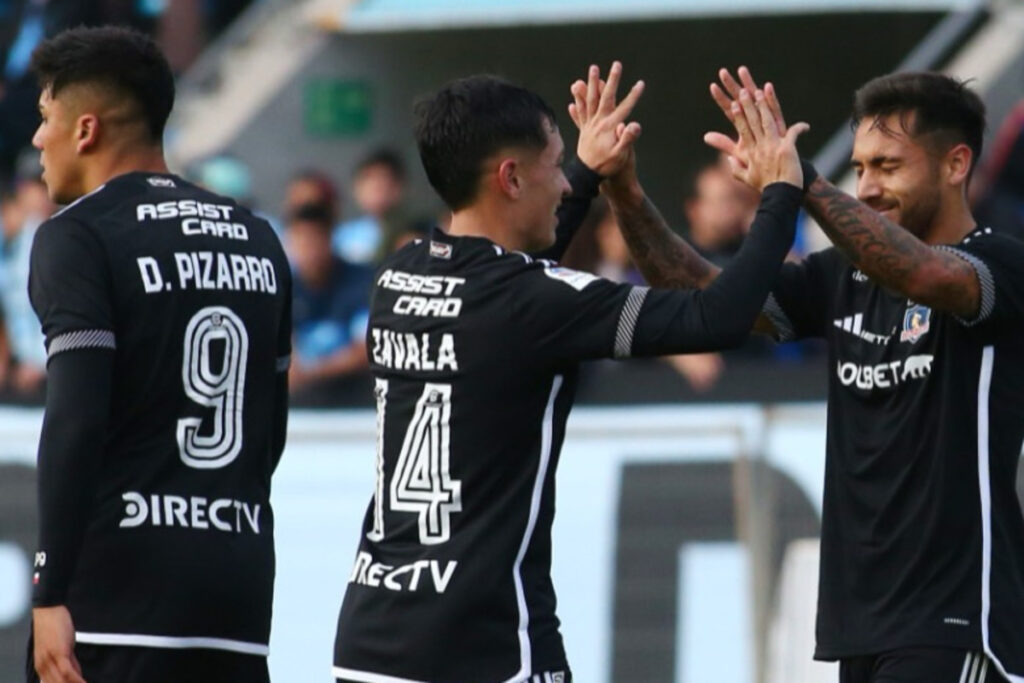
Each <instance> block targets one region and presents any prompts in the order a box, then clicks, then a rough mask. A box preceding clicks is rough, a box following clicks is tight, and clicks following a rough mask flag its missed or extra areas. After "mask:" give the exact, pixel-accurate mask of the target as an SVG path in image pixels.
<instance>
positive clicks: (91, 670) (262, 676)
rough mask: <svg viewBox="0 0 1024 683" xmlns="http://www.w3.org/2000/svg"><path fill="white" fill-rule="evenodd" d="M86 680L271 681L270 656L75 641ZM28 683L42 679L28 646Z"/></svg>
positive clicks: (169, 682) (154, 682)
mask: <svg viewBox="0 0 1024 683" xmlns="http://www.w3.org/2000/svg"><path fill="white" fill-rule="evenodd" d="M75 657H76V658H77V659H78V663H79V664H80V665H81V666H82V677H83V678H85V680H86V681H87V683H185V682H187V683H270V672H269V671H268V669H267V658H266V657H261V656H259V655H246V654H240V653H237V652H227V651H224V650H201V649H183V650H175V649H167V648H158V647H131V646H121V645H88V644H85V643H78V644H77V645H75ZM27 669H28V671H27V680H28V683H39V676H38V675H36V672H35V666H34V663H33V657H32V641H31V639H30V640H29V649H28V667H27Z"/></svg>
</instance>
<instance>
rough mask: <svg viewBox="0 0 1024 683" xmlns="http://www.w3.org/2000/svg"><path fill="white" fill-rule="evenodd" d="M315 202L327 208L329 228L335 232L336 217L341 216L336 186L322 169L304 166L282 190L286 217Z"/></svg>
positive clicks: (337, 225) (336, 227) (337, 224)
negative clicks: (330, 226)
mask: <svg viewBox="0 0 1024 683" xmlns="http://www.w3.org/2000/svg"><path fill="white" fill-rule="evenodd" d="M310 204H316V205H318V206H321V207H324V208H325V209H326V210H327V215H328V216H329V217H330V219H331V225H332V226H334V227H332V228H331V230H332V231H333V232H336V231H337V229H338V228H339V227H340V224H339V223H338V219H339V218H340V217H341V200H340V198H339V196H338V188H337V186H336V185H335V184H334V181H333V180H331V177H330V176H329V175H327V174H326V173H324V172H323V171H321V170H319V169H315V168H304V169H301V170H299V171H296V172H295V173H294V174H293V175H292V177H291V179H290V180H289V181H288V185H286V186H285V190H284V211H283V213H282V215H283V216H285V217H286V218H287V217H288V216H291V215H292V214H293V213H295V212H296V211H298V210H299V209H301V208H303V207H306V206H309V205H310Z"/></svg>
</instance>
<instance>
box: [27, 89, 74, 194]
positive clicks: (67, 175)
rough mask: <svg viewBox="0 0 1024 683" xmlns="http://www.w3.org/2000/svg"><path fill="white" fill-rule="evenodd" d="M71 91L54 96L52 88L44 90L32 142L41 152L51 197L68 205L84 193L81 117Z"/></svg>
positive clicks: (45, 179) (44, 180)
mask: <svg viewBox="0 0 1024 683" xmlns="http://www.w3.org/2000/svg"><path fill="white" fill-rule="evenodd" d="M69 90H71V89H70V88H69V89H65V90H63V91H61V93H60V95H59V96H58V97H52V96H51V94H50V89H49V88H46V89H44V90H43V93H42V94H41V95H40V96H39V114H40V117H41V121H40V123H39V128H38V129H36V133H35V135H34V136H33V137H32V145H33V146H34V147H35V148H36V149H38V150H39V151H40V163H41V164H42V167H43V182H45V183H46V189H47V191H48V192H49V194H50V198H51V199H53V201H55V202H57V203H58V204H68V203H70V202H72V201H74V200H76V199H78V198H79V197H81V196H82V195H83V194H84V193H85V192H84V190H83V187H82V168H81V162H82V160H81V156H80V155H79V135H80V131H79V125H78V124H79V120H78V119H79V117H78V112H77V111H76V107H75V106H74V98H73V97H71V96H70V95H69V94H68V91H69Z"/></svg>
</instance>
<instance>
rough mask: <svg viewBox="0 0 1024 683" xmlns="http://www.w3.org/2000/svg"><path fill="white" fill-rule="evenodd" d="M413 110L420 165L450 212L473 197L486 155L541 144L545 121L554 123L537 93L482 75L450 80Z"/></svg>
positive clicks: (462, 205) (545, 139) (551, 114)
mask: <svg viewBox="0 0 1024 683" xmlns="http://www.w3.org/2000/svg"><path fill="white" fill-rule="evenodd" d="M414 111H415V116H416V144H417V146H418V147H419V152H420V160H421V161H422V162H423V169H424V170H425V171H426V172H427V179H428V180H429V181H430V184H431V185H432V186H433V188H434V189H435V190H437V193H438V194H439V195H441V199H443V200H444V201H445V203H446V204H447V205H448V207H449V208H450V209H452V210H453V211H456V210H458V209H462V208H464V207H466V206H467V205H468V204H470V203H471V202H472V201H473V199H474V198H475V197H476V193H477V189H478V186H479V184H480V174H481V172H482V170H483V168H482V167H483V163H484V161H485V160H486V159H487V158H488V157H489V156H491V155H492V154H494V153H495V152H497V151H498V150H499V149H501V148H502V147H507V146H521V147H530V148H536V149H543V148H544V147H545V146H546V145H547V133H546V131H545V129H544V122H545V121H547V122H548V123H550V124H551V125H555V113H554V112H553V111H552V110H551V107H549V106H548V105H547V103H546V102H544V100H543V99H542V98H541V97H540V95H538V94H536V93H534V92H531V91H529V90H527V89H526V88H521V87H519V86H516V85H512V84H511V83H508V82H506V81H504V80H502V79H500V78H497V77H495V76H487V75H481V76H470V77H468V78H460V79H458V80H455V81H452V82H451V83H448V84H447V85H445V86H444V87H443V88H441V90H439V91H438V92H437V93H436V94H434V95H433V96H431V97H428V98H426V99H424V100H421V101H420V102H418V103H417V104H416V107H415V110H414Z"/></svg>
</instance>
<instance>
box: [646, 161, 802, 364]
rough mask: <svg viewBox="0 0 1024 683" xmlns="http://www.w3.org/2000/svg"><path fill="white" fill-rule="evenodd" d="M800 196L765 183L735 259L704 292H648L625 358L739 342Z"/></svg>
mask: <svg viewBox="0 0 1024 683" xmlns="http://www.w3.org/2000/svg"><path fill="white" fill-rule="evenodd" d="M797 180H798V179H797ZM802 198H803V190H802V189H801V187H800V186H799V182H797V184H792V183H789V182H785V181H783V182H774V183H771V184H769V185H768V186H766V187H765V188H764V191H763V193H762V196H761V205H760V207H759V208H758V211H757V216H756V218H755V219H754V223H753V225H751V228H750V234H749V235H748V236H747V238H746V239H745V240H744V241H743V246H742V247H741V248H740V250H739V252H738V253H737V254H736V258H735V259H734V260H733V262H732V263H731V264H730V265H729V267H728V268H725V269H724V270H722V271H721V273H720V274H719V275H718V276H717V277H715V278H714V279H713V281H712V282H711V283H710V284H709V285H707V287H706V288H704V289H703V290H701V289H685V290H683V291H678V290H664V289H656V290H651V291H650V292H648V293H647V296H646V297H645V300H644V302H643V308H642V309H641V311H640V315H639V316H638V319H637V322H636V330H635V333H634V338H633V342H632V348H631V350H630V353H631V355H633V356H658V355H664V354H668V353H688V352H698V351H713V350H718V349H725V348H732V347H735V346H737V345H739V344H741V343H742V342H743V340H744V339H745V338H746V336H747V335H748V334H749V333H750V330H751V328H752V327H753V326H754V323H755V321H756V320H757V319H758V317H759V316H760V315H761V311H762V308H763V307H764V303H765V299H766V298H767V297H768V294H769V292H770V291H771V289H772V286H773V285H774V284H775V281H776V279H777V277H778V273H779V268H780V267H781V265H782V262H783V260H784V259H785V258H786V254H787V253H788V252H789V249H790V247H791V246H792V243H793V237H794V236H795V234H796V218H797V213H798V212H799V209H800V202H801V200H802Z"/></svg>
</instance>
